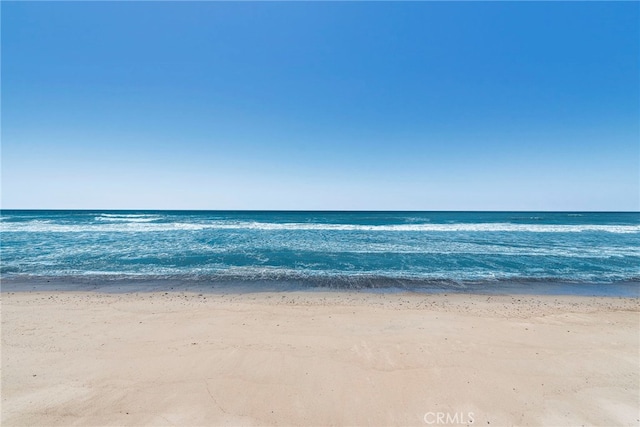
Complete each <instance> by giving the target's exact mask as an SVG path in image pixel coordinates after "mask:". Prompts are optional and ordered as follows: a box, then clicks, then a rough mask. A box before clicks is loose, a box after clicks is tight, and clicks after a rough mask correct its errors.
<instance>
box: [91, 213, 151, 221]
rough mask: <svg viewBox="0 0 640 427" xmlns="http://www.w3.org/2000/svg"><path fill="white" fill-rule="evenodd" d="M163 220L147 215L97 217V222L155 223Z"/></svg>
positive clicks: (103, 215)
mask: <svg viewBox="0 0 640 427" xmlns="http://www.w3.org/2000/svg"><path fill="white" fill-rule="evenodd" d="M160 219H162V217H161V216H159V215H145V214H101V215H99V216H97V217H95V220H96V221H108V222H153V221H158V220H160Z"/></svg>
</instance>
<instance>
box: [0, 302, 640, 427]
mask: <svg viewBox="0 0 640 427" xmlns="http://www.w3.org/2000/svg"><path fill="white" fill-rule="evenodd" d="M1 308H2V425H3V426H14V425H47V426H49V425H51V426H54V425H83V426H86V425H158V426H169V425H234V426H235V425H286V426H288V425H323V426H324V425H374V426H383V425H384V426H386V425H415V426H425V425H514V424H517V425H543V424H544V425H583V424H585V425H638V424H640V414H639V411H640V409H639V408H640V402H639V399H640V397H639V396H640V393H639V390H640V386H639V385H640V380H639V378H640V375H639V370H640V353H639V352H640V343H639V340H640V335H639V333H640V303H639V300H638V299H637V298H607V297H580V296H549V295H546V296H526V295H517V296H500V295H464V294H455V295H445V294H435V295H429V294H409V293H407V294H375V293H347V292H287V293H266V292H265V293H242V294H221V293H219V294H206V293H204V294H200V293H197V292H195V293H182V292H178V291H172V292H149V293H145V292H139V293H100V292H65V291H54V292H47V291H33V292H3V293H2V303H1Z"/></svg>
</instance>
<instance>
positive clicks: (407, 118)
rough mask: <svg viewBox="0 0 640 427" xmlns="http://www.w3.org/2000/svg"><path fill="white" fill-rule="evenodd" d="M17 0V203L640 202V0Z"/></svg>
mask: <svg viewBox="0 0 640 427" xmlns="http://www.w3.org/2000/svg"><path fill="white" fill-rule="evenodd" d="M1 7H2V207H3V208H7V209H8V208H113V209H122V208H125V209H126V208H132V209H133V208H149V209H384V210H388V209H391V210H404V209H409V210H410V209H418V210H439V209H442V210H449V209H452V210H485V209H487V210H638V209H639V208H640V129H639V117H640V106H639V103H640V101H639V97H640V85H639V80H640V69H639V50H640V49H639V39H640V24H639V22H640V13H639V10H640V4H639V3H638V2H624V3H623V2H620V3H615V2H569V3H553V2H527V3H512V2H508V3H504V2H490V3H488V2H482V3H467V2H463V3H431V2H426V3H416V2H408V3H387V2H385V3H375V2H374V3H370V2H368V3H359V2H347V3H335V2H331V3H304V2H301V3H291V2H284V3H280V2H278V3H217V2H196V3H179V2H161V3H148V2H139V3H132V2H107V3H102V2H101V3H93V2H62V3H60V2H51V3H49V2H24V3H23V2H6V1H3V2H2V6H1Z"/></svg>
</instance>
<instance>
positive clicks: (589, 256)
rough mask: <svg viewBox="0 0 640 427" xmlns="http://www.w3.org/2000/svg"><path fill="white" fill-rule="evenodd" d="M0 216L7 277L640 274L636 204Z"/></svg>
mask: <svg viewBox="0 0 640 427" xmlns="http://www.w3.org/2000/svg"><path fill="white" fill-rule="evenodd" d="M0 227H1V228H0V230H1V231H0V233H1V234H0V236H1V239H2V240H1V256H2V262H1V271H0V273H1V275H2V278H3V279H5V280H8V279H33V278H70V277H73V278H74V279H82V278H85V279H88V278H90V279H92V280H94V279H101V278H102V279H105V280H107V279H108V280H113V279H127V280H132V279H145V280H146V279H150V280H163V279H172V280H180V281H185V282H198V283H213V284H219V283H232V282H235V283H258V282H259V283H288V284H294V285H297V286H303V287H304V286H329V287H334V288H384V287H401V288H402V287H420V286H440V287H443V288H447V287H452V288H455V287H473V286H476V285H483V286H500V284H503V283H527V284H528V286H532V285H531V284H534V285H535V284H538V285H537V286H543V285H544V284H548V283H559V282H561V283H572V284H575V285H580V284H603V285H606V284H615V283H621V282H625V283H629V282H631V283H632V284H633V283H635V284H638V283H640V214H639V213H586V212H585V213H574V212H572V213H563V212H554V213H547V212H542V213H541V212H248V211H238V212H232V211H210V212H203V211H195V212H187V211H12V210H11V211H10V210H4V211H2V215H1V222H0Z"/></svg>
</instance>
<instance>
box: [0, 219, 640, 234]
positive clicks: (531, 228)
mask: <svg viewBox="0 0 640 427" xmlns="http://www.w3.org/2000/svg"><path fill="white" fill-rule="evenodd" d="M131 219H134V221H131ZM138 219H139V221H135V218H130V219H129V220H127V221H113V223H109V222H106V223H99V224H91V223H87V224H59V223H53V222H50V221H41V220H34V221H28V222H13V223H1V225H0V231H2V232H37V233H42V232H54V233H64V232H162V231H175V230H188V231H197V230H258V231H261V230H263V231H377V232H425V233H429V232H435V233H437V232H530V233H580V232H607V233H622V234H630V233H631V234H633V233H640V225H602V224H597V225H596V224H580V225H575V224H573V225H559V224H510V223H448V224H394V225H361V224H318V223H265V222H229V221H211V222H191V223H187V222H174V223H153V222H152V221H153V219H148V218H144V219H143V218H138Z"/></svg>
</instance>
